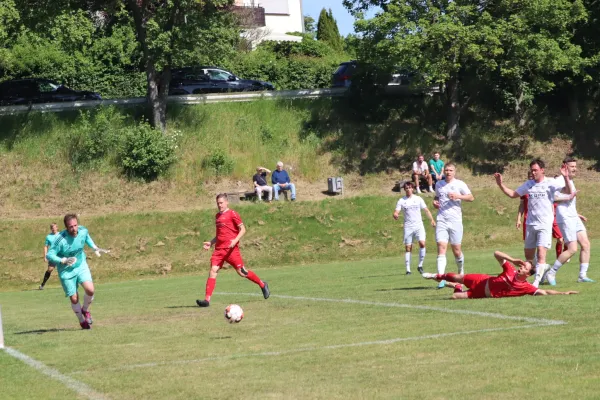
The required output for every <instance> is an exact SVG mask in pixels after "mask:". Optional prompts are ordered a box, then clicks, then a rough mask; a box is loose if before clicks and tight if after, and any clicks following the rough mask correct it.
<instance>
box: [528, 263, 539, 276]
mask: <svg viewBox="0 0 600 400" xmlns="http://www.w3.org/2000/svg"><path fill="white" fill-rule="evenodd" d="M529 264H531V269H530V270H529V276H533V275H535V272H536V270H537V269H536V268H535V265H533V263H532V262H531V261H529Z"/></svg>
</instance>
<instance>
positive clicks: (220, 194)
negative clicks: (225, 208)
mask: <svg viewBox="0 0 600 400" xmlns="http://www.w3.org/2000/svg"><path fill="white" fill-rule="evenodd" d="M219 199H225V200H227V193H219V194H218V195H217V198H216V200H217V201H219Z"/></svg>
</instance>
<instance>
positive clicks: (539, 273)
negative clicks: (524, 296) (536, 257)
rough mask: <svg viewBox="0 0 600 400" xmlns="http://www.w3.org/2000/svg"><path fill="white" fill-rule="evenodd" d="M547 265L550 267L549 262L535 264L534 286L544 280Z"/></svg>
mask: <svg viewBox="0 0 600 400" xmlns="http://www.w3.org/2000/svg"><path fill="white" fill-rule="evenodd" d="M546 267H548V264H536V265H535V280H534V281H533V286H535V287H538V286H539V284H540V282H541V281H542V277H543V276H544V272H545V271H546Z"/></svg>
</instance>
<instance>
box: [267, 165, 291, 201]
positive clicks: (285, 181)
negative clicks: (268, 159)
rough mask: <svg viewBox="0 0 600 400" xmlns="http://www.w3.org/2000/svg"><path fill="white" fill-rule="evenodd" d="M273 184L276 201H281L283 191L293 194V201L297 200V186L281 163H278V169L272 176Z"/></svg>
mask: <svg viewBox="0 0 600 400" xmlns="http://www.w3.org/2000/svg"><path fill="white" fill-rule="evenodd" d="M271 183H272V184H273V191H274V192H275V200H279V192H281V191H283V190H289V191H290V192H292V201H295V200H296V186H295V185H294V184H293V183H292V182H291V181H290V176H289V175H288V173H287V171H286V170H284V169H283V163H282V162H281V161H277V169H276V170H275V171H273V173H272V174H271Z"/></svg>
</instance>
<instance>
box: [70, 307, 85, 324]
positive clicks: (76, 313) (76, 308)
mask: <svg viewBox="0 0 600 400" xmlns="http://www.w3.org/2000/svg"><path fill="white" fill-rule="evenodd" d="M71 308H72V309H73V312H74V313H75V315H77V319H79V322H83V321H85V318H84V317H83V314H82V313H81V305H80V304H79V303H77V304H73V303H71Z"/></svg>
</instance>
